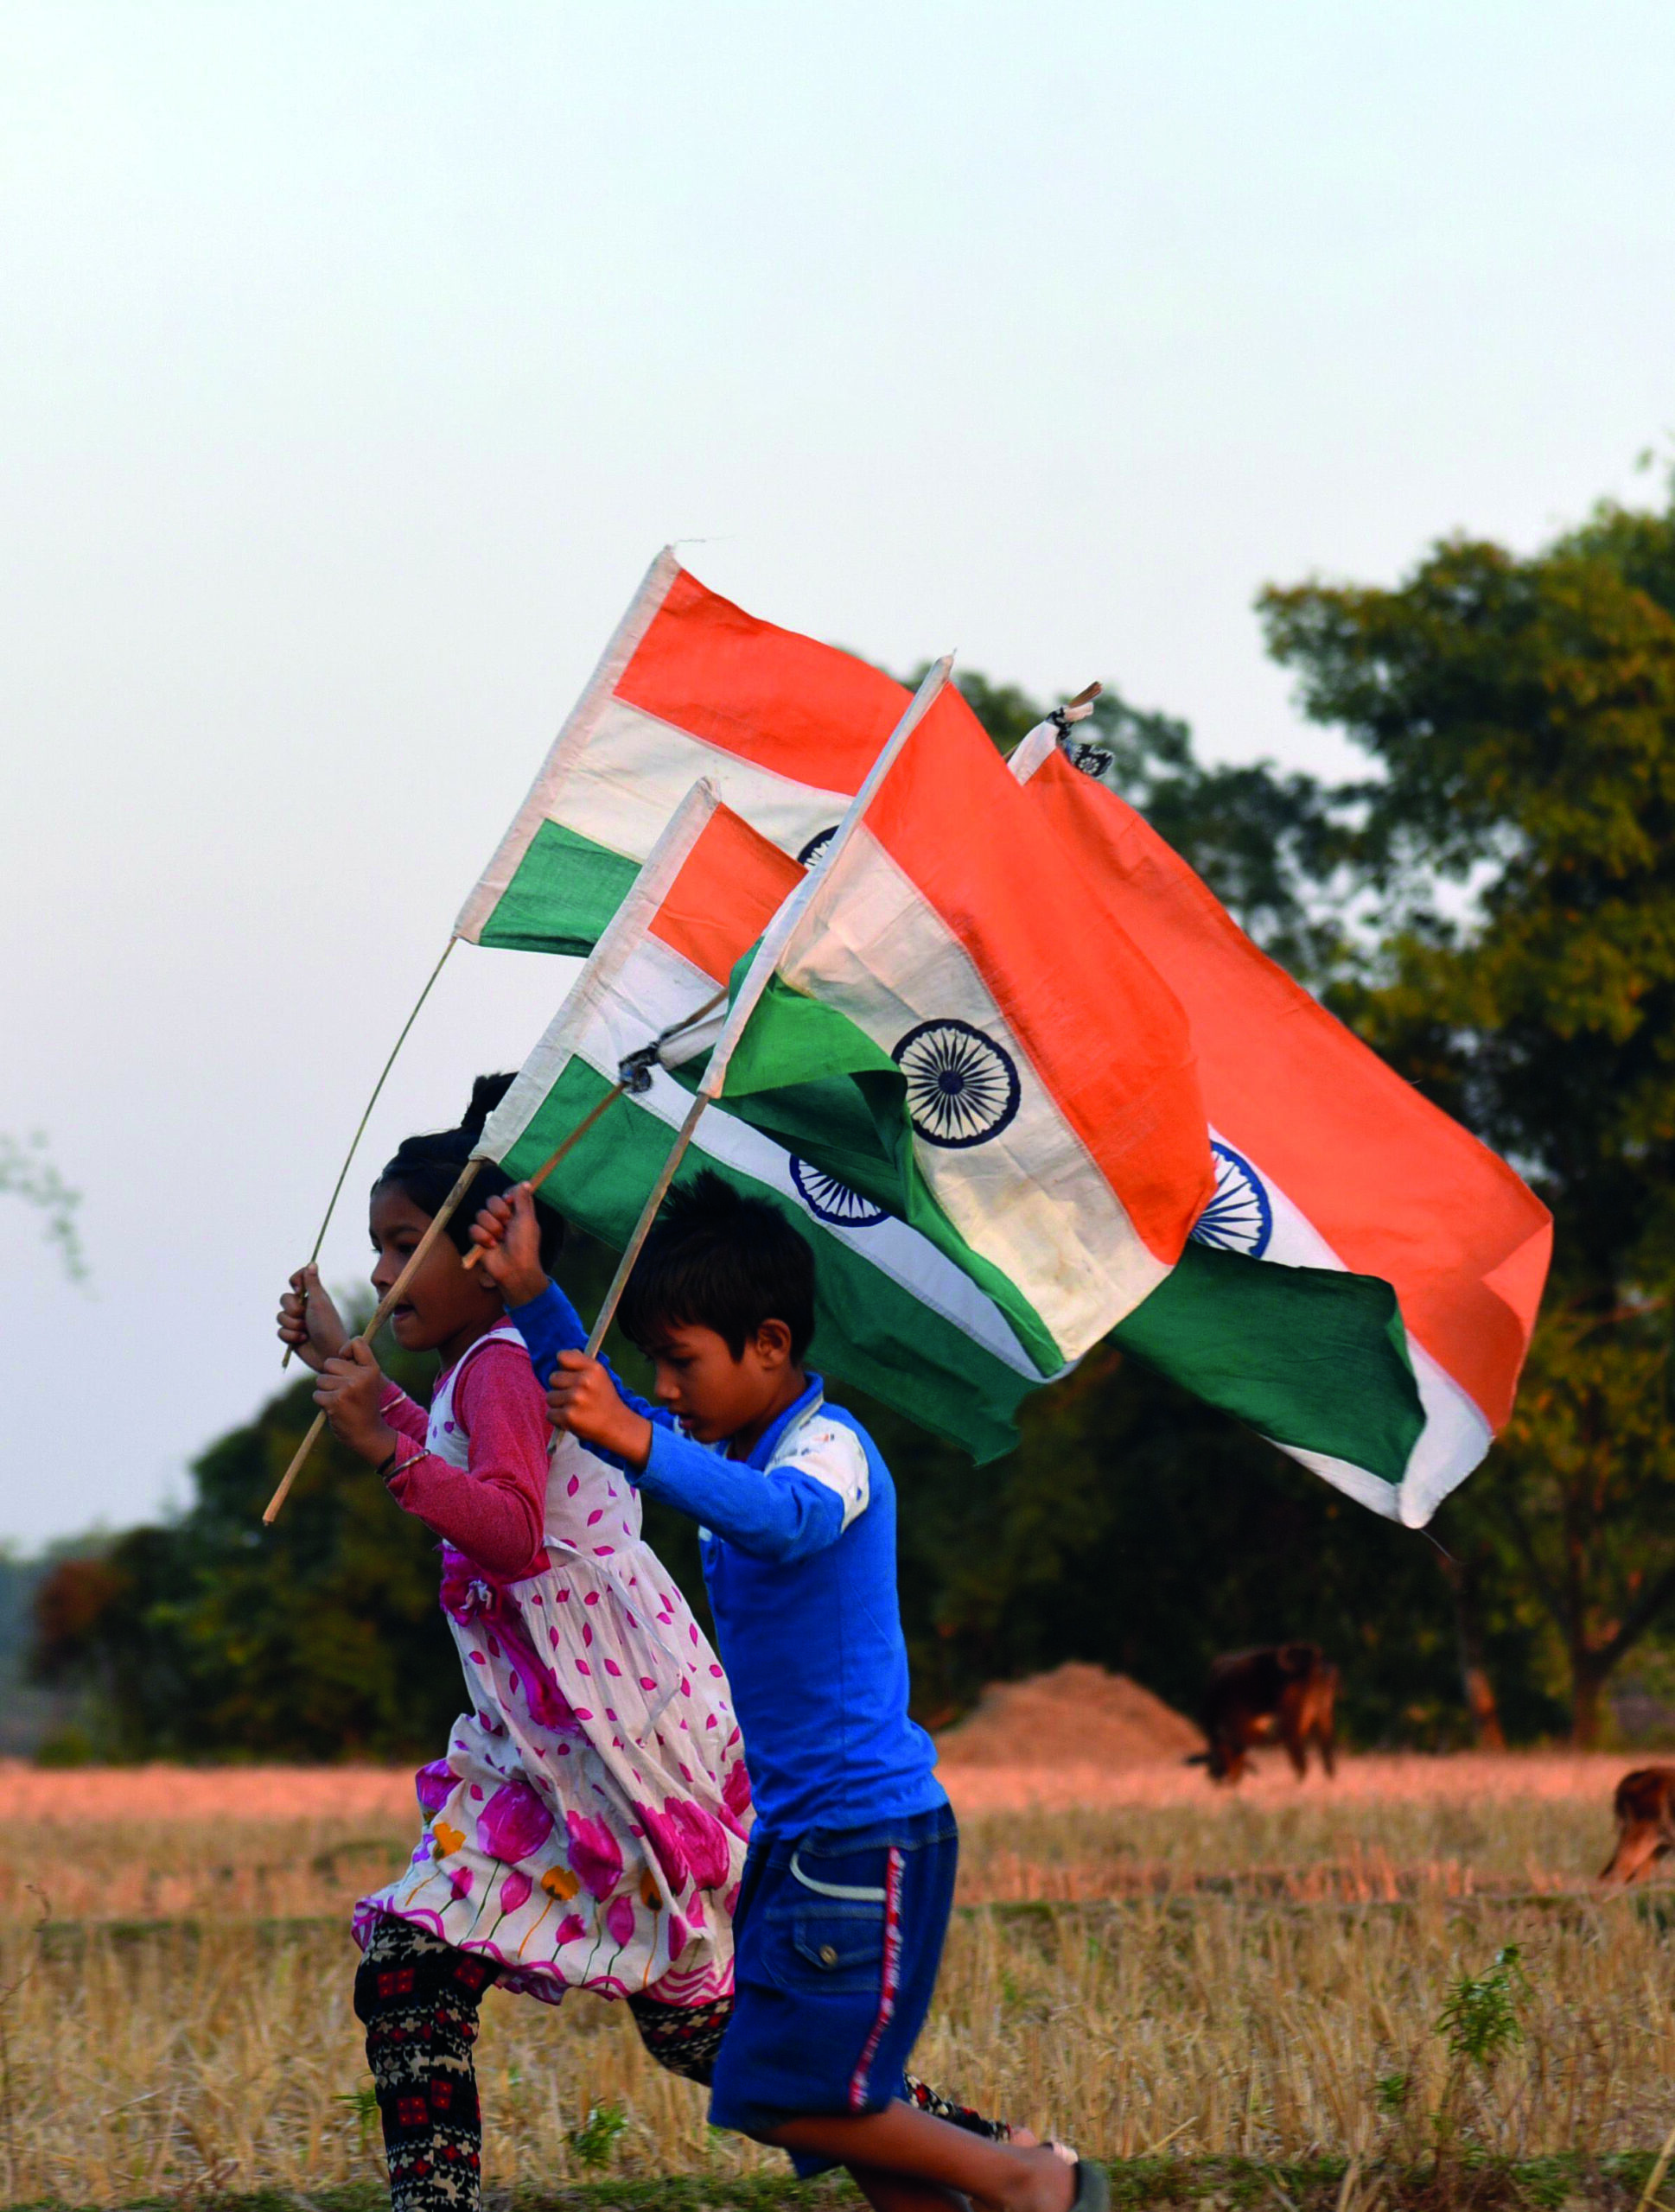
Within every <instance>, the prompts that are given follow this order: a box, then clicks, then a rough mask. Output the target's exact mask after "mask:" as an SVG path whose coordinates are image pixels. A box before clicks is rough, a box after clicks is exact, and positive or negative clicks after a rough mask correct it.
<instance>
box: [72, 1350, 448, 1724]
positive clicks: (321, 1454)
mask: <svg viewBox="0 0 1675 2212" xmlns="http://www.w3.org/2000/svg"><path fill="white" fill-rule="evenodd" d="M379 1352H380V1357H384V1358H385V1363H386V1365H387V1366H389V1367H390V1368H391V1369H392V1371H394V1372H396V1373H398V1376H400V1379H402V1380H403V1381H404V1382H407V1383H419V1376H418V1375H417V1374H416V1373H415V1372H414V1371H413V1369H412V1367H411V1365H408V1366H406V1367H405V1370H404V1363H403V1360H402V1356H401V1355H400V1353H399V1352H398V1351H397V1350H396V1348H395V1347H394V1346H393V1345H392V1344H380V1346H379ZM420 1387H423V1385H422V1384H421V1385H420ZM313 1388H314V1383H313V1378H312V1376H303V1377H302V1378H301V1379H299V1380H298V1381H297V1382H296V1383H293V1384H291V1385H290V1387H289V1388H288V1389H284V1390H283V1391H281V1392H280V1393H279V1394H278V1395H277V1396H275V1397H274V1398H272V1399H271V1400H270V1402H268V1404H267V1405H266V1406H264V1408H263V1409H262V1411H261V1412H260V1413H259V1414H258V1415H257V1417H256V1419H255V1420H254V1421H252V1422H250V1423H249V1424H248V1425H247V1426H246V1427H243V1428H239V1429H235V1430H233V1431H232V1433H230V1434H229V1435H226V1436H224V1437H222V1438H221V1439H220V1440H219V1441H218V1442H216V1443H215V1444H213V1445H212V1446H210V1448H209V1450H208V1451H207V1452H205V1453H204V1454H203V1456H202V1457H201V1459H199V1460H198V1462H197V1464H196V1465H195V1466H194V1469H193V1475H194V1481H195V1484H196V1489H197V1497H196V1502H195V1503H194V1505H193V1507H192V1508H191V1510H189V1511H188V1513H186V1514H185V1515H184V1516H182V1518H181V1520H180V1521H179V1522H176V1523H175V1525H174V1526H172V1527H169V1528H142V1529H133V1530H131V1531H130V1532H129V1533H128V1534H127V1535H124V1536H122V1537H119V1538H118V1539H117V1541H115V1542H114V1543H112V1544H111V1546H110V1548H108V1549H107V1550H106V1551H105V1553H104V1554H103V1555H102V1556H100V1557H99V1558H96V1559H91V1560H87V1559H83V1560H67V1561H65V1562H64V1563H62V1564H61V1566H60V1567H58V1568H57V1569H56V1570H54V1573H51V1574H50V1575H48V1578H47V1580H45V1582H44V1583H43V1584H42V1586H41V1589H40V1591H39V1592H38V1593H37V1597H36V1624H37V1625H36V1641H35V1657H34V1671H35V1675H36V1676H37V1679H40V1680H42V1681H49V1682H50V1681H67V1680H69V1681H81V1682H83V1683H85V1684H86V1685H87V1687H88V1688H90V1689H91V1690H92V1693H93V1694H94V1698H95V1709H96V1712H97V1715H98V1726H97V1732H96V1734H95V1736H94V1738H93V1741H94V1747H95V1748H96V1749H97V1750H98V1751H99V1752H101V1753H102V1754H103V1755H105V1756H108V1757H115V1758H158V1757H163V1758H204V1757H210V1758H214V1757H223V1758H225V1757H235V1758H236V1757H239V1756H245V1757H257V1756H260V1757H266V1758H296V1759H310V1760H318V1759H326V1760H330V1759H346V1758H390V1757H397V1756H400V1755H402V1754H403V1753H405V1752H408V1751H412V1750H414V1749H416V1748H417V1747H418V1746H419V1745H424V1744H429V1743H430V1742H432V1741H433V1740H434V1738H436V1736H438V1735H439V1734H440V1733H441V1732H443V1730H445V1729H446V1727H447V1726H448V1724H449V1721H450V1720H451V1719H452V1718H453V1716H454V1714H455V1713H456V1712H457V1711H458V1709H459V1702H460V1700H459V1686H458V1669H457V1666H456V1664H455V1659H454V1656H453V1651H452V1648H451V1645H450V1643H449V1638H448V1636H447V1633H446V1630H445V1629H444V1626H443V1622H442V1620H441V1618H440V1617H439V1615H438V1613H437V1611H436V1561H435V1558H434V1555H433V1543H434V1540H433V1539H432V1538H431V1537H430V1535H429V1534H428V1532H427V1531H426V1530H425V1529H424V1527H423V1526H422V1524H421V1523H420V1522H417V1521H415V1520H412V1519H411V1518H410V1517H409V1516H407V1515H404V1514H403V1513H400V1512H399V1511H398V1510H397V1509H396V1508H395V1507H394V1506H393V1505H392V1503H391V1501H390V1499H389V1498H388V1497H386V1496H385V1491H384V1487H383V1485H382V1484H380V1483H379V1481H378V1480H377V1478H376V1477H375V1476H374V1475H373V1472H372V1471H371V1470H370V1469H369V1468H368V1467H366V1465H364V1464H363V1463H362V1462H361V1461H360V1460H359V1459H356V1458H355V1457H354V1456H353V1454H352V1453H350V1452H347V1451H345V1450H344V1448H343V1447H342V1446H341V1445H339V1444H337V1443H336V1442H335V1440H334V1439H332V1438H331V1436H330V1435H329V1433H328V1435H327V1436H326V1437H325V1438H324V1439H323V1440H322V1443H321V1445H320V1446H319V1447H318V1448H317V1449H316V1451H315V1456H314V1458H313V1459H312V1460H311V1461H310V1463H309V1467H308V1468H307V1469H306V1471H304V1473H303V1475H302V1477H300V1478H299V1479H298V1481H297V1484H296V1489H295V1490H294V1491H293V1492H292V1494H291V1497H290V1501H289V1502H288V1503H287V1505H286V1508H285V1510H284V1512H283V1514H282V1515H281V1516H280V1517H279V1519H278V1521H277V1522H276V1523H275V1525H274V1527H273V1528H272V1529H264V1528H263V1526H262V1521H261V1514H262V1508H263V1507H264V1505H265V1503H267V1500H268V1498H269V1497H270V1496H271V1493H272V1491H273V1489H274V1487H275V1485H276V1484H277V1482H278V1480H279V1478H280V1476H281V1475H282V1474H283V1471H284V1469H285V1467H286V1465H287V1464H288V1462H289V1461H290V1456H291V1454H292V1452H294V1451H295V1449H296V1446H297V1445H298V1444H299V1443H300V1442H301V1440H302V1438H303V1433H304V1432H305V1431H306V1429H307V1428H308V1426H309V1422H310V1421H312V1419H313V1417H314V1411H315V1408H314V1402H313Z"/></svg>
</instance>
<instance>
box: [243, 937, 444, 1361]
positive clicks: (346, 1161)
mask: <svg viewBox="0 0 1675 2212" xmlns="http://www.w3.org/2000/svg"><path fill="white" fill-rule="evenodd" d="M458 943H459V939H458V938H456V937H450V938H449V940H448V942H447V944H445V945H443V949H442V960H438V961H437V963H436V966H435V967H434V968H433V969H431V970H430V982H427V983H426V985H425V987H424V989H423V990H422V991H421V992H420V993H419V995H418V996H417V999H415V1000H414V1001H413V1011H412V1012H411V1014H409V1015H408V1017H407V1019H406V1020H405V1021H404V1022H403V1023H402V1025H401V1034H400V1036H399V1037H398V1038H397V1039H396V1041H395V1043H394V1044H393V1045H392V1046H391V1047H390V1057H389V1058H388V1059H387V1060H385V1063H384V1070H383V1073H382V1074H380V1076H379V1079H378V1081H377V1082H376V1083H375V1084H373V1095H372V1096H371V1097H370V1098H369V1099H368V1100H367V1101H366V1112H365V1113H364V1114H363V1115H362V1116H361V1117H360V1121H359V1122H357V1123H356V1124H355V1133H354V1135H353V1136H352V1137H351V1138H350V1139H349V1149H348V1150H347V1152H346V1153H345V1154H344V1155H343V1165H342V1166H341V1167H340V1168H339V1169H338V1171H337V1180H336V1182H334V1184H333V1185H332V1194H331V1196H330V1198H328V1199H327V1201H326V1214H325V1218H324V1219H323V1220H322V1223H321V1224H320V1233H319V1235H318V1236H316V1237H315V1240H314V1249H313V1251H311V1252H310V1253H309V1257H308V1262H307V1264H308V1266H309V1267H310V1268H311V1267H312V1266H313V1265H314V1263H315V1261H316V1260H317V1259H318V1258H319V1257H320V1248H321V1246H322V1244H323V1243H325V1241H326V1231H327V1230H328V1229H329V1228H330V1227H331V1225H332V1216H333V1214H334V1212H335V1211H337V1201H338V1199H339V1198H341V1196H342V1193H343V1183H344V1179H345V1177H346V1176H347V1174H348V1172H349V1168H350V1165H351V1163H352V1162H353V1159H354V1156H355V1154H356V1152H357V1151H358V1150H359V1149H360V1140H361V1139H362V1137H364V1136H365V1135H366V1124H367V1122H370V1121H371V1120H372V1118H373V1107H374V1106H376V1105H377V1103H378V1100H379V1092H380V1091H381V1090H383V1088H384V1084H385V1077H387V1076H388V1075H389V1072H390V1071H391V1069H392V1067H394V1065H395V1064H396V1055H397V1053H398V1052H400V1050H401V1048H402V1046H404V1044H405V1043H406V1042H407V1033H408V1031H409V1030H410V1029H411V1027H412V1026H413V1024H414V1023H415V1022H416V1021H417V1020H418V1017H419V1008H420V1007H422V1006H423V1005H424V1001H426V999H428V998H429V997H430V986H431V984H432V983H434V982H436V978H437V976H440V975H441V973H442V969H443V961H444V960H446V959H447V957H448V956H449V953H450V952H451V951H452V950H454V947H455V945H456V944H458ZM308 1302H309V1294H308V1293H307V1291H306V1290H305V1291H304V1292H303V1306H304V1308H306V1307H307V1306H308ZM291 1350H292V1347H291V1346H290V1344H287V1345H286V1346H285V1356H284V1357H283V1359H282V1360H281V1361H280V1363H279V1365H280V1368H281V1369H282V1370H283V1369H285V1368H287V1367H289V1366H290V1356H291Z"/></svg>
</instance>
